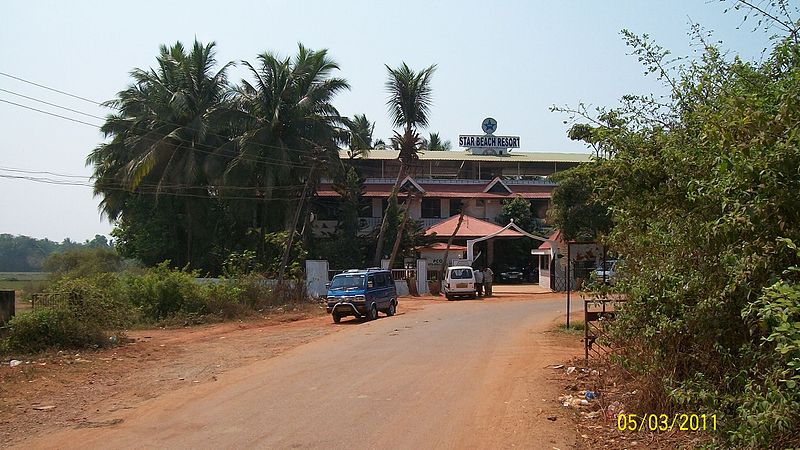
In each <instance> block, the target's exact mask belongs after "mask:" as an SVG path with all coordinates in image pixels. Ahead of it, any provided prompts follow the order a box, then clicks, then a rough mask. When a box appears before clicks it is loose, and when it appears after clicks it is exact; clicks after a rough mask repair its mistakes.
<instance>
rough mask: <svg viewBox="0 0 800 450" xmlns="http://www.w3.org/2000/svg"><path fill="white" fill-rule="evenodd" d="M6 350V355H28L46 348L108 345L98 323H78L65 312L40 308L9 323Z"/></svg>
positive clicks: (64, 310)
mask: <svg viewBox="0 0 800 450" xmlns="http://www.w3.org/2000/svg"><path fill="white" fill-rule="evenodd" d="M9 327H10V329H11V332H10V334H9V336H8V338H7V339H6V343H5V347H6V350H7V351H9V352H23V353H31V352H38V351H41V350H45V349H47V348H51V347H56V348H81V347H87V346H91V345H103V344H105V343H106V342H108V338H107V337H106V335H105V333H104V331H103V330H102V329H101V328H100V327H98V326H97V323H94V322H86V321H82V320H80V319H79V318H78V317H77V316H75V314H73V313H72V311H70V310H68V309H66V308H40V309H36V310H35V311H32V312H29V313H26V314H20V315H18V316H16V317H14V318H13V319H11V321H10V322H9Z"/></svg>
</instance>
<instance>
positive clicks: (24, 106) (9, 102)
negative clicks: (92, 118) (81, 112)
mask: <svg viewBox="0 0 800 450" xmlns="http://www.w3.org/2000/svg"><path fill="white" fill-rule="evenodd" d="M0 102H3V103H8V104H10V105H14V106H18V107H20V108H25V109H30V110H31V111H36V112H38V113H42V114H47V115H48V116H53V117H58V118H60V119H65V120H70V121H72V122H77V123H82V124H84V125H89V126H90V127H95V128H98V129H99V128H100V125H95V124H93V123H89V122H84V121H82V120H78V119H73V118H72V117H67V116H62V115H61V114H56V113H51V112H49V111H44V110H41V109H37V108H34V107H32V106H26V105H21V104H19V103H15V102H12V101H9V100H4V99H2V98H0Z"/></svg>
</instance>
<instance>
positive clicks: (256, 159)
mask: <svg viewBox="0 0 800 450" xmlns="http://www.w3.org/2000/svg"><path fill="white" fill-rule="evenodd" d="M0 102H4V103H8V104H10V105H14V106H17V107H20V108H24V109H29V110H31V111H35V112H38V113H42V114H47V115H49V116H53V117H58V118H60V119H65V120H69V121H71V122H77V123H80V124H83V125H88V126H90V127H93V128H97V129H101V128H102V127H101V126H100V125H96V124H93V123H89V122H84V121H82V120H78V119H74V118H72V117H67V116H62V115H61V114H56V113H52V112H49V111H44V110H41V109H38V108H34V107H32V106H27V105H22V104H20V103H16V102H12V101H10V100H5V99H1V98H0ZM136 138H138V139H143V140H145V141H148V140H149V141H150V142H151V143H156V142H158V140H156V139H154V138H146V137H144V136H136ZM194 145H196V146H198V147H206V148H211V149H213V147H211V146H208V145H203V144H194ZM192 150H193V151H196V152H199V153H206V154H209V155H212V156H217V157H221V156H223V155H220V154H218V153H215V152H210V151H206V150H200V149H199V148H192ZM287 150H290V149H287ZM233 159H240V160H243V161H251V162H256V163H261V164H266V165H272V166H278V167H288V168H299V169H310V168H311V166H308V165H303V164H294V163H291V162H285V161H279V162H275V161H276V160H273V159H269V158H265V157H244V156H238V157H234V158H233Z"/></svg>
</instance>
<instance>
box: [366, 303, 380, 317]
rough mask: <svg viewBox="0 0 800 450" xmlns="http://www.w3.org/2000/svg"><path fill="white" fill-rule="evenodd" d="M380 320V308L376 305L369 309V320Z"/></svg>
mask: <svg viewBox="0 0 800 450" xmlns="http://www.w3.org/2000/svg"><path fill="white" fill-rule="evenodd" d="M377 318H378V307H377V306H375V304H374V303H373V304H372V308H370V309H369V314H367V320H375V319H377Z"/></svg>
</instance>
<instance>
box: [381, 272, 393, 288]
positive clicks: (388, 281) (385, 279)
mask: <svg viewBox="0 0 800 450" xmlns="http://www.w3.org/2000/svg"><path fill="white" fill-rule="evenodd" d="M378 277H379V278H380V279H381V284H380V285H381V286H382V287H388V286H391V285H392V277H391V276H389V274H388V273H382V274H380V275H378Z"/></svg>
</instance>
